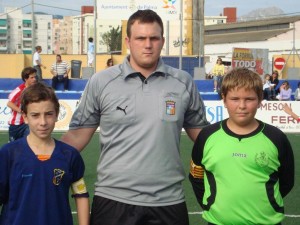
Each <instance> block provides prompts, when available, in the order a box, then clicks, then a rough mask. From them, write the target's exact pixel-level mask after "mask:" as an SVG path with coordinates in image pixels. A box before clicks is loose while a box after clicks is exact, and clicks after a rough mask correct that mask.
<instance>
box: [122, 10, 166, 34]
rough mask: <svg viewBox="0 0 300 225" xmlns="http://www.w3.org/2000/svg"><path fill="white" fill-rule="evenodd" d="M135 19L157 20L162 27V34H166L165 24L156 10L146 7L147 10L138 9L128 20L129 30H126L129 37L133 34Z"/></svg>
mask: <svg viewBox="0 0 300 225" xmlns="http://www.w3.org/2000/svg"><path fill="white" fill-rule="evenodd" d="M135 21H139V22H140V23H154V22H156V23H158V25H159V26H160V27H161V36H163V35H164V25H163V22H162V20H161V18H160V16H159V15H158V14H157V13H156V12H154V11H152V10H150V9H146V10H138V11H136V12H135V13H133V14H132V15H131V16H130V17H129V19H128V22H127V30H126V33H127V37H129V38H130V36H131V26H132V25H133V24H134V23H135Z"/></svg>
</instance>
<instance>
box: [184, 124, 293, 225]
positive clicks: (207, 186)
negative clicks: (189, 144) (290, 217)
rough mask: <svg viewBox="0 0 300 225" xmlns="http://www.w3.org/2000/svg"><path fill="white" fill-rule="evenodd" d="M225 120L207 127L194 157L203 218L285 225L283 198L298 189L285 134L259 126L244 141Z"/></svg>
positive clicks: (193, 174) (193, 177)
mask: <svg viewBox="0 0 300 225" xmlns="http://www.w3.org/2000/svg"><path fill="white" fill-rule="evenodd" d="M226 121H227V120H225V121H221V122H219V123H216V124H213V125H210V126H208V127H205V128H204V129H203V130H202V131H201V132H200V134H199V136H198V138H197V140H196V142H195V145H194V149H193V153H192V161H191V172H190V180H191V182H192V185H193V188H194V191H195V194H196V196H197V199H198V202H199V203H200V205H201V206H202V208H203V209H204V212H203V218H204V219H205V220H207V221H208V222H210V223H213V224H218V225H222V224H224V225H230V224H232V225H237V224H243V225H247V224H277V223H279V222H281V221H282V220H283V218H284V209H283V199H282V198H283V197H284V196H286V195H287V193H288V192H290V190H291V189H292V187H293V185H294V157H293V151H292V148H291V145H290V143H289V141H288V139H287V137H286V135H285V134H284V133H282V132H281V131H280V130H279V129H278V128H275V127H273V126H271V125H268V124H265V123H263V122H261V121H259V124H260V125H259V127H258V128H257V129H256V130H255V131H254V132H252V133H250V134H248V135H243V136H241V135H237V134H234V133H233V132H232V131H230V130H229V129H228V127H227V126H226ZM199 166H201V167H203V168H204V179H201V177H199V173H198V172H197V169H199Z"/></svg>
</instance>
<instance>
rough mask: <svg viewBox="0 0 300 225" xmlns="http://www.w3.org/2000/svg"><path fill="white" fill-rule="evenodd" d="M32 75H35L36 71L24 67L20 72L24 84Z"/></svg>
mask: <svg viewBox="0 0 300 225" xmlns="http://www.w3.org/2000/svg"><path fill="white" fill-rule="evenodd" d="M33 73H36V69H34V68H33V67H25V68H24V69H23V70H22V72H21V77H22V80H23V81H24V82H25V81H26V80H27V79H28V78H29V75H31V74H33Z"/></svg>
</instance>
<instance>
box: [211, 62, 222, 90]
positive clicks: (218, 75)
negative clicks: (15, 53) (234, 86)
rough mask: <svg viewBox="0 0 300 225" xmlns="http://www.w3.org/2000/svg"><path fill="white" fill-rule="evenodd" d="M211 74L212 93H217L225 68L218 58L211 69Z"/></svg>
mask: <svg viewBox="0 0 300 225" xmlns="http://www.w3.org/2000/svg"><path fill="white" fill-rule="evenodd" d="M212 74H213V76H214V92H219V89H220V87H221V82H222V78H223V76H224V75H225V66H224V64H223V62H222V59H221V58H220V57H219V58H218V59H217V62H216V64H215V65H214V67H213V70H212Z"/></svg>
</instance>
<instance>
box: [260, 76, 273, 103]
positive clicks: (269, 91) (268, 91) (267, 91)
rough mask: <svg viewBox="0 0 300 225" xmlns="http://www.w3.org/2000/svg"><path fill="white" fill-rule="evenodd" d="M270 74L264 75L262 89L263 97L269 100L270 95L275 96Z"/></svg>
mask: <svg viewBox="0 0 300 225" xmlns="http://www.w3.org/2000/svg"><path fill="white" fill-rule="evenodd" d="M270 79H271V76H270V74H266V75H265V80H264V85H263V90H264V99H266V100H271V99H272V96H275V93H274V88H273V87H274V84H271V81H270Z"/></svg>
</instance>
